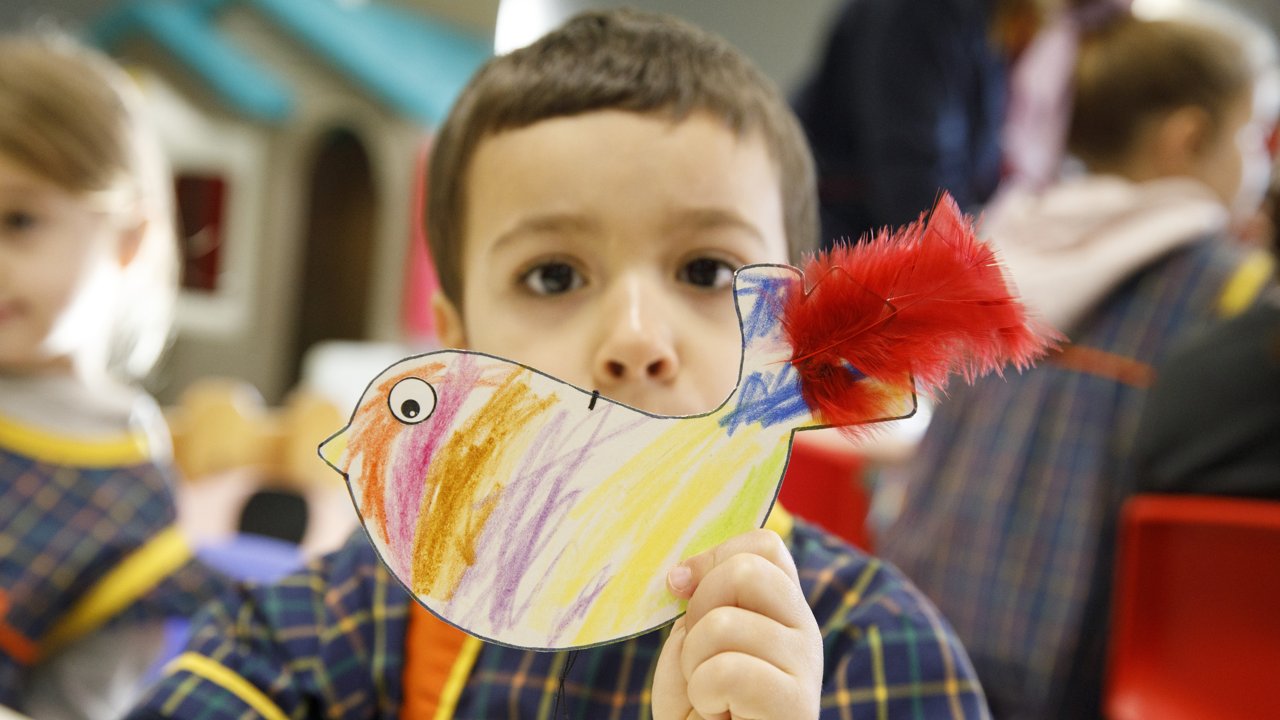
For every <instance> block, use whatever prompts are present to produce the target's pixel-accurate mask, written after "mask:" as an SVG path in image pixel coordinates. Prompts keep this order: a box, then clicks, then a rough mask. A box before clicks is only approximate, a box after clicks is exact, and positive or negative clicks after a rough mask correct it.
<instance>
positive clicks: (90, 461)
mask: <svg viewBox="0 0 1280 720" xmlns="http://www.w3.org/2000/svg"><path fill="white" fill-rule="evenodd" d="M0 447H5V448H8V449H10V450H13V451H14V452H17V453H21V454H23V455H26V456H28V457H31V458H35V459H36V460H39V461H42V462H47V463H50V464H53V465H66V466H71V467H111V466H114V465H137V464H138V463H142V462H146V461H147V460H148V459H149V458H150V457H151V449H150V448H149V447H148V443H147V437H146V435H144V434H142V433H131V434H130V433H122V434H120V435H115V436H106V437H102V438H92V439H91V438H80V437H76V436H74V435H60V434H58V433H53V432H49V431H47V430H41V429H37V428H33V427H29V426H26V425H22V424H19V423H18V422H16V421H14V420H11V419H9V418H5V417H0Z"/></svg>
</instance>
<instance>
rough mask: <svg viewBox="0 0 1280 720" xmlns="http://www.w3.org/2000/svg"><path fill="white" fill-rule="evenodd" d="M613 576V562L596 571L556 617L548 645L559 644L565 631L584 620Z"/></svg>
mask: <svg viewBox="0 0 1280 720" xmlns="http://www.w3.org/2000/svg"><path fill="white" fill-rule="evenodd" d="M613 576H614V572H613V565H612V564H610V565H608V566H606V567H605V568H603V569H602V570H600V572H598V573H596V576H595V577H594V578H592V579H591V582H589V583H587V586H586V587H584V588H583V589H582V592H580V593H578V597H577V598H576V599H575V600H574V601H573V602H572V603H569V607H567V608H565V609H564V610H563V611H562V612H561V613H560V616H559V617H558V618H557V619H556V623H555V627H554V628H552V630H551V638H550V642H548V643H547V644H548V645H559V644H560V639H561V638H562V637H564V635H565V633H566V632H568V631H570V630H573V629H575V628H576V627H577V625H578V624H579V623H581V622H582V618H583V617H584V616H586V614H587V610H589V609H591V606H592V605H593V604H594V603H595V601H596V597H597V596H599V595H600V591H601V590H604V586H605V585H608V584H609V581H610V580H612V579H613Z"/></svg>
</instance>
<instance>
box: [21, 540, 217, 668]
mask: <svg viewBox="0 0 1280 720" xmlns="http://www.w3.org/2000/svg"><path fill="white" fill-rule="evenodd" d="M191 556H192V551H191V546H190V545H189V544H188V543H187V539H186V538H185V537H184V536H183V535H182V533H181V532H179V530H178V528H177V527H175V526H172V525H170V526H169V527H168V528H166V529H165V530H162V531H161V532H160V533H159V534H157V535H155V536H154V537H152V538H151V539H150V540H148V541H147V544H145V545H143V546H142V547H140V548H138V549H137V550H134V551H133V552H132V553H130V554H129V556H128V557H126V558H125V559H124V560H122V561H121V562H120V564H119V565H116V566H115V567H114V568H112V569H111V570H110V571H109V572H108V573H107V574H106V575H104V576H103V577H102V579H101V580H99V581H98V582H97V583H96V584H94V586H93V587H91V588H89V591H88V592H87V593H85V595H84V597H83V598H81V599H80V602H78V603H76V605H75V607H73V608H71V610H70V611H68V612H67V614H66V615H65V616H64V617H63V618H62V619H61V620H59V621H58V624H57V625H55V626H54V627H53V629H52V630H50V631H49V634H48V635H46V636H45V638H44V642H43V643H42V644H41V654H42V655H46V656H47V655H50V654H52V653H55V652H57V651H58V649H59V648H62V647H65V646H67V645H69V644H71V643H73V642H75V641H76V640H78V639H80V638H82V637H84V636H85V635H88V634H89V633H91V632H93V631H94V630H96V629H98V628H99V627H101V626H102V625H103V623H105V622H107V621H108V620H110V619H111V618H113V617H115V616H116V615H117V614H118V613H120V612H121V611H122V610H124V609H125V608H126V607H127V606H128V605H129V604H130V603H132V602H134V601H135V600H137V599H138V598H140V597H142V596H143V595H146V594H147V592H148V591H150V590H151V589H152V588H154V587H155V586H156V585H158V584H159V583H160V581H161V580H163V579H164V578H166V577H168V576H169V575H171V574H172V573H173V572H174V571H176V570H177V569H178V568H180V567H182V565H183V563H185V562H187V561H188V560H190V559H191Z"/></svg>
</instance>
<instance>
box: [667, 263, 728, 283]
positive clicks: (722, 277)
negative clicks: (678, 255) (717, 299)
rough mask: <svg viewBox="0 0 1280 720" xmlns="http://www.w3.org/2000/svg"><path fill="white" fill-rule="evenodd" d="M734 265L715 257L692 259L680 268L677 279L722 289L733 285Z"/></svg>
mask: <svg viewBox="0 0 1280 720" xmlns="http://www.w3.org/2000/svg"><path fill="white" fill-rule="evenodd" d="M733 270H734V268H733V266H732V265H730V264H729V263H727V262H725V261H724V260H716V259H715V258H697V259H695V260H690V261H689V262H687V263H685V264H684V267H682V268H680V272H679V273H677V279H678V280H680V281H681V282H687V283H689V284H690V285H696V286H697V287H700V288H706V289H708V290H721V289H724V288H727V287H729V286H731V285H733Z"/></svg>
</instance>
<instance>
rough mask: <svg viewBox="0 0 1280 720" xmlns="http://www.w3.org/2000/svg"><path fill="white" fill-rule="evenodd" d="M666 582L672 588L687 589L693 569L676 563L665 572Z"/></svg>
mask: <svg viewBox="0 0 1280 720" xmlns="http://www.w3.org/2000/svg"><path fill="white" fill-rule="evenodd" d="M667 582H668V583H670V585H671V587H672V589H674V590H687V589H688V588H689V584H690V583H691V582H693V571H692V570H690V569H689V568H688V567H686V566H684V565H677V566H675V567H673V568H671V570H670V572H668V573H667Z"/></svg>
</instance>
